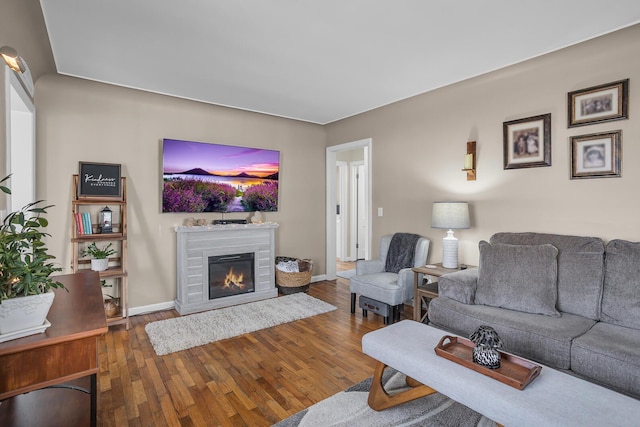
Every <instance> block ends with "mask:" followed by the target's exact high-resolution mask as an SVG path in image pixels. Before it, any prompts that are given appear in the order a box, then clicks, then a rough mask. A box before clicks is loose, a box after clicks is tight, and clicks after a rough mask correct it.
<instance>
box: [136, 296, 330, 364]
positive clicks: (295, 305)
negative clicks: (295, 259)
mask: <svg viewBox="0 0 640 427" xmlns="http://www.w3.org/2000/svg"><path fill="white" fill-rule="evenodd" d="M333 310H336V307H335V306H333V305H331V304H328V303H326V302H324V301H321V300H319V299H317V298H314V297H312V296H309V295H307V294H305V293H302V292H300V293H297V294H291V295H286V296H282V297H279V298H271V299H268V300H263V301H256V302H251V303H248V304H242V305H236V306H233V307H226V308H220V309H217V310H211V311H206V312H204V313H198V314H192V315H189V316H182V317H176V318H173V319H166V320H159V321H157V322H151V323H148V324H147V326H145V330H146V331H147V335H149V340H150V341H151V344H152V345H153V349H154V350H155V351H156V353H157V354H158V355H159V356H162V355H164V354H169V353H173V352H175V351H180V350H186V349H188V348H192V347H197V346H200V345H204V344H208V343H211V342H214V341H219V340H223V339H226V338H232V337H236V336H238V335H242V334H246V333H249V332H254V331H258V330H260V329H266V328H270V327H272V326H276V325H280V324H282V323H288V322H293V321H294V320H299V319H304V318H305V317H311V316H315V315H317V314H322V313H328V312H330V311H333Z"/></svg>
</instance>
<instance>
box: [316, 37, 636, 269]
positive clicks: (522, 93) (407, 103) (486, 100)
mask: <svg viewBox="0 0 640 427" xmlns="http://www.w3.org/2000/svg"><path fill="white" fill-rule="evenodd" d="M625 78H630V79H631V84H630V99H629V114H630V119H629V120H623V121H615V122H609V123H603V124H597V125H591V126H583V127H577V128H571V129H568V128H567V93H568V92H570V91H573V90H577V89H582V88H587V87H590V86H594V85H599V84H603V83H609V82H613V81H617V80H621V79H625ZM638 82H640V25H636V26H634V27H631V28H628V29H624V30H621V31H618V32H615V33H612V34H609V35H606V36H603V37H599V38H597V39H593V40H591V41H588V42H585V43H581V44H579V45H576V46H573V47H569V48H566V49H563V50H561V51H558V52H555V53H551V54H548V55H544V56H542V57H539V58H536V59H533V60H529V61H526V62H523V63H521V64H517V65H514V66H511V67H508V68H505V69H502V70H498V71H495V72H492V73H489V74H486V75H483V76H480V77H477V78H473V79H470V80H467V81H464V82H461V83H458V84H454V85H451V86H448V87H445V88H442V89H439V90H436V91H433V92H430V93H427V94H423V95H419V96H416V97H413V98H411V99H407V100H404V101H401V102H397V103H394V104H391V105H388V106H385V107H382V108H379V109H377V110H374V111H370V112H367V113H363V114H360V115H358V116H354V117H351V118H348V119H345V120H342V121H339V122H335V123H332V124H329V125H327V126H326V127H325V129H326V131H327V144H328V145H330V146H331V145H336V144H341V143H345V142H349V141H356V140H360V139H363V138H368V137H371V138H372V140H373V143H372V144H373V145H372V150H371V152H372V158H373V159H372V174H373V184H372V186H373V201H372V202H373V206H372V208H373V212H374V213H375V212H376V209H377V208H378V207H383V208H384V217H378V216H376V215H372V218H373V242H377V241H378V238H379V237H380V236H381V235H383V234H386V233H391V232H394V231H411V232H415V233H419V234H423V235H426V236H429V237H430V238H431V239H432V241H433V246H432V249H431V251H430V252H431V253H430V256H429V258H430V260H431V262H437V261H440V260H441V258H442V256H441V253H442V237H444V235H445V232H444V230H435V229H431V228H430V222H431V204H432V202H434V201H437V200H467V201H469V203H470V204H471V214H472V228H471V229H469V230H459V231H457V232H456V236H457V237H459V239H460V259H461V261H462V262H466V263H469V264H475V263H477V261H478V249H477V245H478V241H479V240H481V239H488V238H489V237H490V236H491V234H493V233H495V232H497V231H524V230H531V231H541V232H552V233H567V234H578V235H593V236H599V237H602V238H605V239H612V238H623V239H629V240H636V241H638V240H640V225H639V223H638V220H637V218H639V217H640V198H638V197H636V196H635V194H636V192H637V187H638V183H639V182H640V168H638V166H637V161H638V159H640V127H639V126H638V123H640V113H639V112H640V105H639V100H640V91H639V90H638ZM544 113H551V116H552V166H551V167H539V168H531V169H516V170H504V169H503V138H502V124H503V122H505V121H509V120H514V119H518V118H524V117H531V116H535V115H539V114H544ZM617 129H621V130H622V133H623V136H622V139H623V141H622V177H621V178H606V179H582V180H570V179H569V174H570V154H571V150H570V142H569V137H570V136H575V135H583V134H590V133H596V132H604V131H610V130H617ZM473 140H475V141H477V147H478V164H477V180H476V181H467V180H466V173H465V172H462V171H461V169H462V167H463V162H464V154H465V152H466V142H467V141H473ZM376 246H377V245H376V244H373V245H372V248H373V250H374V252H376V251H377V248H376Z"/></svg>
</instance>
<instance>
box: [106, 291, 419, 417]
mask: <svg viewBox="0 0 640 427" xmlns="http://www.w3.org/2000/svg"><path fill="white" fill-rule="evenodd" d="M309 295H311V296H314V297H316V298H319V299H322V300H324V301H326V302H328V303H330V304H333V305H335V306H337V307H338V309H337V310H336V311H333V312H330V313H325V314H321V315H318V316H314V317H310V318H307V319H302V320H298V321H295V322H292V323H288V324H284V325H279V326H276V327H273V328H269V329H265V330H262V331H258V332H254V333H251V334H247V335H243V336H240V337H236V338H231V339H228V340H224V341H219V342H216V343H212V344H208V345H204V346H201V347H196V348H192V349H189V350H185V351H181V352H177V353H172V354H169V355H166V356H157V355H156V354H155V352H154V350H153V347H152V346H151V343H150V342H149V339H148V337H147V334H146V332H145V330H144V327H145V325H146V324H147V323H149V322H152V321H155V320H161V319H168V318H172V317H176V316H178V313H177V312H176V311H174V310H170V311H163V312H157V313H151V314H146V315H141V316H134V317H132V318H131V329H130V330H129V331H127V330H125V329H124V327H123V326H115V327H112V328H111V329H110V331H109V333H107V334H106V335H105V336H104V337H103V338H101V340H100V343H99V347H100V348H99V356H100V374H99V378H98V389H99V395H98V425H101V426H117V427H123V426H165V425H166V426H252V427H254V426H270V425H271V424H274V423H276V422H278V421H280V420H282V419H284V418H287V417H288V416H290V415H292V414H295V413H296V412H298V411H300V410H302V409H304V408H306V407H308V406H311V405H312V404H314V403H316V402H318V401H320V400H322V399H325V398H327V397H329V396H331V395H333V394H335V393H338V392H339V391H341V390H344V389H346V388H347V387H349V386H351V385H353V384H356V383H358V382H360V381H362V380H364V379H365V378H368V377H370V376H371V375H372V373H373V369H374V366H375V363H374V360H373V359H371V358H369V357H368V356H366V355H364V354H363V353H362V352H361V344H360V343H361V338H362V335H364V334H365V333H367V332H369V331H372V330H375V329H379V328H381V327H383V326H384V325H383V322H382V317H380V316H376V315H372V314H369V316H368V317H366V318H363V317H362V313H361V311H360V310H357V312H356V314H355V315H352V314H351V313H350V312H349V304H350V299H349V295H350V294H349V284H348V281H346V280H344V279H338V280H337V281H323V282H318V283H314V284H312V285H311V287H310V290H309ZM403 318H409V319H410V318H412V313H411V309H410V308H409V307H407V308H406V310H405V312H404V313H403Z"/></svg>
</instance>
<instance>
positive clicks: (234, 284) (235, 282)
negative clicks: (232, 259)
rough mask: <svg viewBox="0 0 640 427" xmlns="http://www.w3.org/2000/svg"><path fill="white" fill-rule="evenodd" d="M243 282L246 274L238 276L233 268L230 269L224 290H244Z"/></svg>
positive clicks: (225, 279)
mask: <svg viewBox="0 0 640 427" xmlns="http://www.w3.org/2000/svg"><path fill="white" fill-rule="evenodd" d="M243 280H244V274H243V273H240V274H236V273H235V272H234V271H233V267H230V268H229V272H228V273H227V275H226V276H225V278H224V286H223V288H238V289H244V287H245V284H244V283H242V281H243Z"/></svg>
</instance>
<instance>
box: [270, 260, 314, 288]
mask: <svg viewBox="0 0 640 427" xmlns="http://www.w3.org/2000/svg"><path fill="white" fill-rule="evenodd" d="M280 261H297V262H298V269H299V270H300V271H299V272H286V271H280V270H278V269H277V268H276V287H277V288H278V290H279V291H280V293H281V294H283V295H289V294H294V293H297V292H307V291H309V284H310V283H311V273H312V272H313V261H311V260H310V259H297V258H291V257H276V264H278V263H279V262H280Z"/></svg>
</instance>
